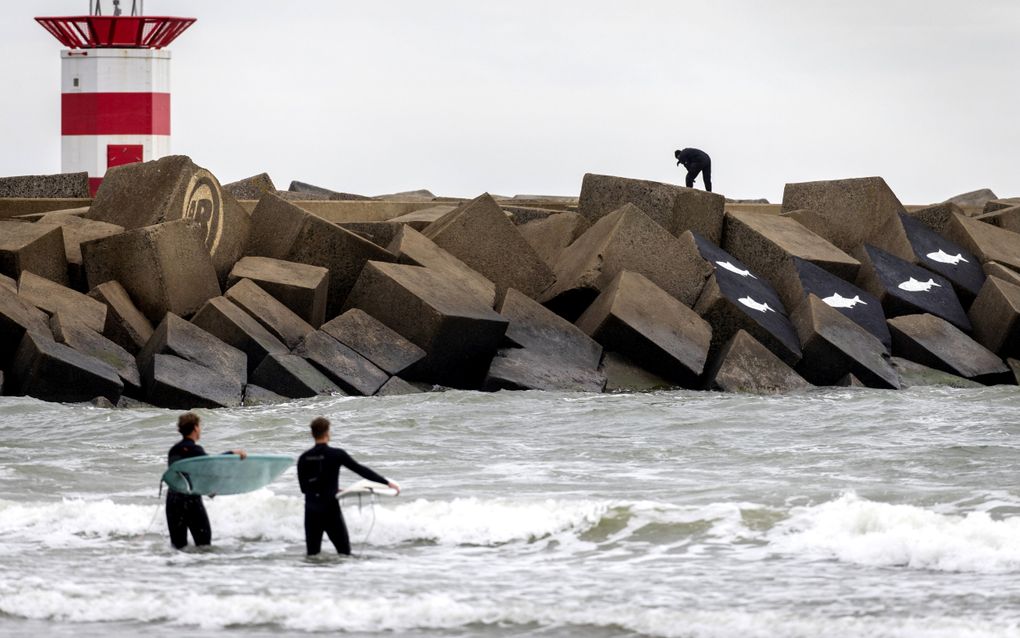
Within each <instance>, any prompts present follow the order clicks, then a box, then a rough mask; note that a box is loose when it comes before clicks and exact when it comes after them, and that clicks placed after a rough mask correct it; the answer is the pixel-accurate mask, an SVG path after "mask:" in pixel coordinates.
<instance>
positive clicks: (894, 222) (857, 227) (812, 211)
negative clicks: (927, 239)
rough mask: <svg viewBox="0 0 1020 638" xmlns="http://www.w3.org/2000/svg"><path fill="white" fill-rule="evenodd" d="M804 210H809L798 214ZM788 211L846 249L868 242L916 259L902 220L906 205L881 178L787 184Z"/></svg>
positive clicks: (902, 257)
mask: <svg viewBox="0 0 1020 638" xmlns="http://www.w3.org/2000/svg"><path fill="white" fill-rule="evenodd" d="M803 210H806V211H808V214H794V213H793V211H803ZM783 212H784V213H790V215H791V217H793V218H794V219H797V221H799V222H801V223H802V224H804V225H805V226H807V227H808V228H809V229H810V230H812V231H814V232H816V233H818V234H819V235H821V236H822V237H824V238H825V239H827V240H829V241H830V242H832V243H833V244H835V245H836V247H837V248H839V249H840V250H843V251H844V252H847V253H850V254H853V251H854V250H855V249H856V248H857V247H858V246H860V245H862V244H865V243H868V244H871V245H873V246H877V247H879V248H881V249H882V250H885V251H886V252H888V253H891V254H893V255H895V256H897V257H899V258H900V259H905V260H907V261H912V260H913V258H914V252H913V249H912V248H911V246H910V242H909V241H908V240H907V236H906V233H905V232H904V230H903V225H902V224H901V223H900V217H899V214H900V213H902V212H904V208H903V205H902V204H901V203H900V200H899V199H897V198H896V195H895V194H893V192H892V190H891V189H890V188H889V186H888V185H886V183H885V180H884V179H882V178H881V177H862V178H856V179H838V180H831V181H821V182H802V183H797V184H787V185H786V188H785V189H784V191H783Z"/></svg>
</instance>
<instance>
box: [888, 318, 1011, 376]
mask: <svg viewBox="0 0 1020 638" xmlns="http://www.w3.org/2000/svg"><path fill="white" fill-rule="evenodd" d="M889 331H890V332H891V333H892V336H893V353H895V354H896V356H898V357H903V358H904V359H909V360H911V361H916V362H917V363H920V364H922V365H926V366H929V367H932V368H935V369H937V370H943V371H945V372H949V373H951V374H955V375H958V376H961V377H964V378H965V379H973V380H974V381H978V382H979V383H986V384H989V385H991V384H995V383H1012V382H1013V375H1012V374H1011V373H1010V369H1009V367H1008V366H1007V365H1006V364H1005V363H1004V362H1003V361H1002V359H1000V358H999V357H998V356H997V355H996V354H995V353H994V352H992V351H991V350H989V349H988V348H985V347H984V346H982V345H981V344H980V343H978V342H977V341H974V340H973V339H971V338H970V337H968V336H967V335H966V334H964V333H963V332H962V331H961V330H960V329H959V328H957V327H956V326H954V325H952V324H950V323H949V322H948V321H945V320H944V319H941V318H939V317H936V316H934V315H930V314H918V315H904V316H901V317H893V318H891V319H889Z"/></svg>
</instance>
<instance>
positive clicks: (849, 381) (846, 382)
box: [833, 373, 868, 388]
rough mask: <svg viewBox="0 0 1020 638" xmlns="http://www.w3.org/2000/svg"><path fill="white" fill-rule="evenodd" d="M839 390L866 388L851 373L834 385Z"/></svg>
mask: <svg viewBox="0 0 1020 638" xmlns="http://www.w3.org/2000/svg"><path fill="white" fill-rule="evenodd" d="M833 385H836V386H839V387H841V388H866V387H868V386H867V385H866V384H865V383H864V382H863V381H861V380H860V379H858V378H857V377H856V376H854V375H853V374H852V373H847V374H846V376H844V377H843V378H842V379H840V380H839V381H837V382H836V383H835V384H833Z"/></svg>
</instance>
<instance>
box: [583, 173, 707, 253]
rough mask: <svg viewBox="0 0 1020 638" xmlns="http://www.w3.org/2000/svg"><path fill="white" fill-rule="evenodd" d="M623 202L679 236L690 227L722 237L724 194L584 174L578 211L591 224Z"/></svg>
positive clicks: (639, 180)
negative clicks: (631, 205) (635, 207)
mask: <svg viewBox="0 0 1020 638" xmlns="http://www.w3.org/2000/svg"><path fill="white" fill-rule="evenodd" d="M624 204H633V205H634V206H637V207H638V208H640V209H641V210H642V211H644V213H645V214H646V215H648V216H649V217H651V218H652V219H653V220H655V222H656V223H658V224H659V225H660V226H662V227H663V228H665V229H666V230H667V231H669V232H670V233H672V234H673V235H675V236H677V237H679V236H680V235H682V234H683V233H684V232H686V231H688V230H689V231H693V232H695V233H698V234H700V235H702V236H703V237H706V238H708V239H709V240H710V241H712V242H714V243H719V242H720V241H721V240H722V226H723V210H724V208H725V206H726V198H724V197H723V196H722V195H717V194H714V193H707V192H705V191H701V190H697V189H693V188H683V187H681V186H675V185H673V184H663V183H661V182H650V181H647V180H641V179H628V178H625V177H613V176H611V175H593V174H591V173H588V174H586V175H585V176H584V179H583V180H582V182H581V197H580V200H579V201H578V212H579V213H580V214H581V215H583V216H584V217H586V218H587V219H588V221H589V222H590V223H592V224H594V223H595V222H597V221H598V220H599V219H601V218H602V217H604V216H605V215H608V214H609V213H611V212H613V211H615V210H617V209H618V208H620V207H621V206H623V205H624Z"/></svg>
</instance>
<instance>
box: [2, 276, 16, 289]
mask: <svg viewBox="0 0 1020 638" xmlns="http://www.w3.org/2000/svg"><path fill="white" fill-rule="evenodd" d="M0 288H6V289H7V290H10V291H11V292H13V293H17V292H18V281H17V280H16V279H14V278H13V277H8V276H7V275H0Z"/></svg>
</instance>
